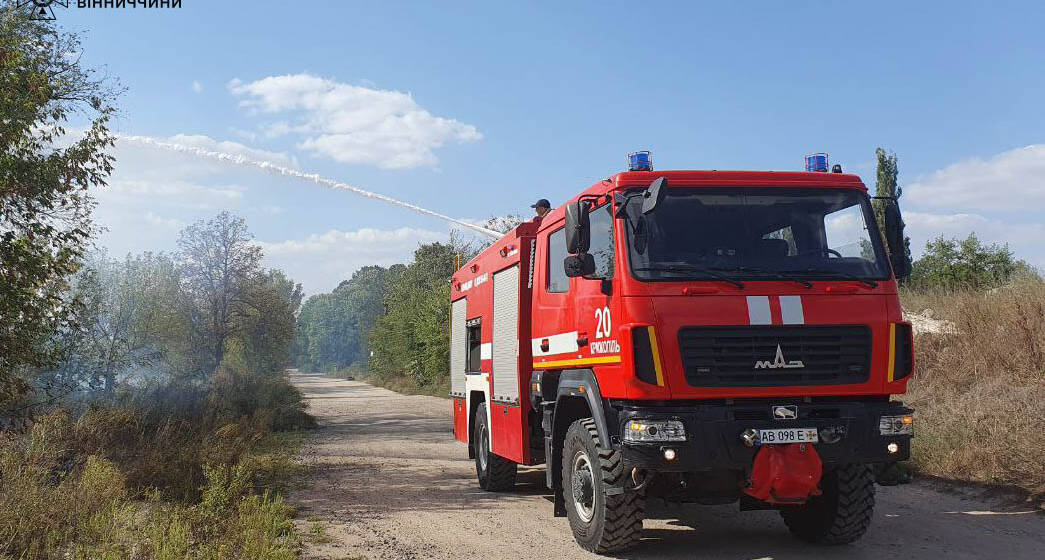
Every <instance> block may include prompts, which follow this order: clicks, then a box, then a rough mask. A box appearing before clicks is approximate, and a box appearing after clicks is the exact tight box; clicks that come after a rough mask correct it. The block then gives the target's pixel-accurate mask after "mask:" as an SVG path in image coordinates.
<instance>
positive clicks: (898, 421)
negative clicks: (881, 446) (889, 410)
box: [878, 414, 914, 436]
mask: <svg viewBox="0 0 1045 560" xmlns="http://www.w3.org/2000/svg"><path fill="white" fill-rule="evenodd" d="M878 433H879V434H881V435H883V436H909V435H911V434H912V433H914V416H911V415H910V414H906V415H904V416H882V417H881V418H880V419H879V420H878Z"/></svg>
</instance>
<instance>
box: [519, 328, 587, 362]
mask: <svg viewBox="0 0 1045 560" xmlns="http://www.w3.org/2000/svg"><path fill="white" fill-rule="evenodd" d="M544 340H547V341H548V350H547V351H544V350H541V342H542V341H544ZM578 350H580V346H578V345H577V331H573V332H568V333H562V334H553V335H550V336H541V337H537V338H534V339H531V340H530V351H531V352H532V353H533V355H534V357H537V356H550V355H553V354H566V353H568V352H569V353H574V352H577V351H578Z"/></svg>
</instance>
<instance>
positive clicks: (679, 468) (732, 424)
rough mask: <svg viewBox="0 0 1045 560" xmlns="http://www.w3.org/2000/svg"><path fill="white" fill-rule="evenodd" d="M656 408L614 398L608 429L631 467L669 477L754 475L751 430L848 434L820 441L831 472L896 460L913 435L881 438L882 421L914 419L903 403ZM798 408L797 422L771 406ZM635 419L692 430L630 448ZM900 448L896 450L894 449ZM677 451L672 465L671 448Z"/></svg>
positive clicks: (822, 401)
mask: <svg viewBox="0 0 1045 560" xmlns="http://www.w3.org/2000/svg"><path fill="white" fill-rule="evenodd" d="M668 404H669V405H668V406H652V405H650V404H648V403H643V402H641V401H610V403H609V406H608V407H607V410H606V412H607V418H606V420H607V427H608V428H609V430H610V431H611V432H612V433H611V435H610V441H611V443H612V445H613V447H614V448H615V449H617V450H619V451H621V452H622V453H623V456H624V461H625V462H626V463H627V464H628V466H630V467H637V468H640V469H649V470H655V471H667V472H693V471H702V470H722V469H727V470H747V469H750V468H751V464H752V462H753V460H754V456H755V453H756V452H757V450H758V447H757V446H755V447H748V446H747V445H745V444H744V443H743V441H742V439H741V434H743V433H744V432H745V431H746V430H748V429H756V430H757V429H768V428H816V429H818V430H824V429H825V428H826V429H830V430H834V431H835V432H836V433H842V435H841V437H840V439H839V440H838V441H836V442H834V443H828V442H826V441H824V440H823V438H822V439H821V442H820V443H817V444H815V445H816V450H817V452H818V453H819V454H820V457H821V459H822V460H823V463H824V465H825V466H826V467H830V466H831V465H836V464H844V463H892V462H896V461H902V460H906V459H908V458H909V457H910V450H911V437H912V436H910V435H904V436H895V435H894V436H883V435H880V434H879V426H878V419H879V417H881V416H893V415H901V414H910V413H911V412H912V410H911V409H910V408H907V407H905V406H903V403H899V402H889V401H884V400H881V401H861V400H826V399H817V400H815V401H813V402H803V401H802V400H789V399H765V400H745V401H743V402H741V401H739V400H738V401H737V402H734V403H732V404H726V403H722V402H721V401H719V402H716V403H701V402H694V403H692V404H690V403H686V404H676V403H668ZM776 405H794V406H795V407H797V409H798V417H797V418H795V419H789V420H774V419H773V418H772V416H771V411H772V407H773V406H776ZM632 419H653V420H655V419H676V420H680V421H681V422H682V423H683V425H684V426H685V428H686V441H680V442H670V443H626V442H623V441H622V440H621V433H622V432H621V431H622V429H623V428H622V427H623V426H624V424H625V422H628V421H630V420H632ZM891 443H895V444H896V448H897V450H896V451H895V452H890V451H889V449H888V447H889V444H891ZM667 449H672V450H674V452H675V453H674V456H675V458H674V459H673V460H667V459H666V458H665V453H664V451H665V450H667Z"/></svg>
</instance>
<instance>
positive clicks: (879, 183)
mask: <svg viewBox="0 0 1045 560" xmlns="http://www.w3.org/2000/svg"><path fill="white" fill-rule="evenodd" d="M874 155H875V158H877V160H878V169H877V173H876V176H875V196H878V197H883V198H895V199H897V200H899V199H900V196H902V195H903V189H902V188H900V187H899V186H898V185H897V178H898V177H899V175H900V168H899V165H898V164H897V160H896V154H894V153H892V152H886V151H885V150H883V149H882V148H876V149H875V151H874ZM885 204H886V203H885V201H883V200H875V201H874V204H873V206H874V216H875V219H876V220H877V221H878V229H879V230H880V231H883V232H884V231H885ZM900 229H901V235H902V234H903V224H901V226H900ZM903 240H904V252H905V253H906V254H907V258H908V262H910V258H911V238H910V237H907V236H906V235H904V236H903Z"/></svg>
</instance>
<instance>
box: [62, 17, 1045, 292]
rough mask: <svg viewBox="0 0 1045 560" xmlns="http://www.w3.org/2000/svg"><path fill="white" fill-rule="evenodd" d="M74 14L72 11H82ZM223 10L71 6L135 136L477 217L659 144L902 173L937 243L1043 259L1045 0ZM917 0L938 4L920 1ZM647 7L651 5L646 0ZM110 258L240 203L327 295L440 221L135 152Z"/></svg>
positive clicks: (765, 162)
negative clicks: (121, 89) (970, 242)
mask: <svg viewBox="0 0 1045 560" xmlns="http://www.w3.org/2000/svg"><path fill="white" fill-rule="evenodd" d="M73 4H75V2H73ZM865 4H866V5H860V6H855V5H850V4H849V3H841V2H830V3H829V2H803V3H793V2H792V3H781V2H747V3H742V4H740V3H726V2H721V3H716V4H703V3H689V2H686V3H681V2H680V3H656V4H648V3H646V4H640V3H610V2H599V3H595V2H576V3H573V2H558V3H551V2H548V3H522V2H516V3H506V2H476V3H446V2H444V3H420V2H417V3H397V2H379V3H357V2H321V1H313V2H293V3H291V2H285V1H283V2H276V1H260V0H259V1H251V2H245V1H244V2H238V1H231V0H230V1H226V2H220V3H218V2H202V1H200V0H183V1H182V7H181V8H180V9H167V10H163V9H153V10H149V9H131V8H125V9H122V10H120V9H91V10H85V9H76V8H74V7H72V6H70V7H69V8H65V9H61V8H56V12H57V14H58V19H59V23H60V24H62V25H63V26H64V27H66V28H68V29H71V30H78V31H83V32H84V33H85V40H84V50H85V53H84V61H85V62H86V63H87V64H88V65H94V66H100V65H104V66H105V70H106V71H107V72H108V73H109V74H111V75H113V76H117V77H119V78H120V80H121V81H122V83H123V84H124V85H125V86H127V87H128V88H129V89H128V92H127V93H126V94H125V95H124V96H123V97H122V98H121V99H120V101H119V105H120V108H121V116H120V118H119V119H118V120H117V122H116V128H118V129H119V130H120V131H121V132H124V133H127V134H139V135H149V136H154V137H159V138H171V137H177V139H178V140H179V141H182V142H183V143H189V144H192V145H196V146H200V147H207V148H223V149H225V150H227V151H233V152H236V153H244V154H249V155H252V156H254V157H258V158H261V159H269V160H273V161H278V162H281V163H284V164H286V165H293V166H296V167H298V168H300V169H304V170H309V171H314V172H318V173H321V174H323V175H327V176H330V177H332V178H335V179H338V180H343V181H346V182H349V183H352V184H355V185H359V186H361V187H364V188H368V189H371V190H375V191H378V192H381V193H384V194H387V195H390V196H395V197H400V198H403V199H407V200H410V201H412V202H414V203H417V204H419V205H422V206H426V207H430V208H432V209H433V210H437V211H441V212H444V213H447V214H451V215H454V216H459V217H463V218H469V219H483V218H487V217H490V216H494V215H504V214H509V213H523V214H528V213H529V211H530V210H529V208H528V206H529V204H531V203H532V202H533V200H534V199H536V198H538V197H545V198H549V199H551V200H552V203H553V204H557V203H559V202H560V201H562V200H563V199H564V198H567V197H568V196H571V195H572V194H574V193H576V192H577V191H578V190H580V189H581V188H583V187H585V186H587V185H588V184H590V183H591V182H593V181H595V180H598V179H601V178H603V177H605V176H607V175H609V174H611V173H613V172H615V171H618V170H620V169H621V168H622V167H623V165H624V163H625V155H626V154H627V152H629V151H632V150H635V149H650V150H652V151H653V153H654V163H655V166H656V167H658V168H662V169H666V168H697V169H704V168H718V169H730V168H734V169H737V168H738V169H798V168H800V167H801V165H802V156H803V155H804V154H805V153H808V152H812V151H826V152H829V153H830V154H831V159H832V162H840V163H842V164H843V166H844V167H845V168H846V170H848V171H852V172H856V173H858V174H860V175H861V176H862V177H863V178H864V180H865V182H867V183H868V184H869V185H873V182H874V176H873V173H874V166H873V159H874V149H875V147H877V146H883V147H886V148H888V149H891V150H894V151H895V152H896V153H897V154H898V156H899V158H900V170H901V183H902V184H903V185H905V186H906V188H907V196H906V197H905V198H906V201H905V205H904V209H905V212H906V215H907V221H908V223H909V225H910V230H911V235H912V237H913V240H914V244H915V247H916V249H920V248H921V247H922V246H923V245H924V242H925V240H926V239H929V238H931V237H934V236H935V235H937V234H944V235H947V236H957V235H962V236H964V235H965V234H967V233H968V232H969V231H972V230H975V231H976V232H977V233H978V234H979V235H980V236H981V238H983V239H985V240H987V241H998V242H1008V243H1010V245H1011V246H1012V248H1013V249H1014V250H1015V251H1016V252H1017V254H1018V255H1020V256H1022V257H1024V258H1026V259H1028V260H1030V261H1031V262H1033V263H1034V264H1036V265H1038V266H1043V265H1045V249H1043V248H1042V246H1041V243H1040V240H1041V239H1042V236H1043V235H1045V223H1043V222H1045V220H1043V218H1042V214H1043V212H1042V208H1043V207H1045V138H1043V136H1045V111H1043V110H1042V109H1043V107H1042V100H1043V99H1045V72H1043V71H1042V63H1041V59H1042V53H1043V52H1045V35H1043V34H1042V33H1041V23H1042V22H1043V21H1045V7H1043V6H1045V5H1043V4H1041V3H1039V2H1028V3H1025V4H1018V3H1011V4H1006V6H1005V7H1004V8H1000V7H993V6H991V5H988V4H985V3H962V2H946V3H928V2H926V3H899V2H897V3H889V2H876V3H873V4H871V3H865ZM913 4H917V5H913ZM642 6H645V7H642ZM117 156H118V158H119V161H118V168H117V173H116V175H115V176H114V178H113V184H112V187H111V188H110V189H108V190H107V191H103V192H101V193H100V194H99V207H98V211H97V212H98V217H99V220H100V221H101V222H102V223H103V224H104V225H106V226H107V227H108V228H109V231H108V232H107V233H106V234H105V235H104V236H103V237H102V240H101V243H102V245H104V246H106V247H107V248H108V249H109V251H110V252H111V253H114V254H122V253H125V252H128V251H141V250H146V249H151V250H169V249H171V248H173V246H174V239H175V238H176V234H177V231H178V229H179V228H180V227H182V226H183V225H184V224H186V223H189V222H191V221H193V220H195V219H198V218H200V217H205V216H209V215H213V214H214V213H215V212H217V211H218V210H219V209H223V208H227V209H229V210H232V211H234V212H236V213H238V214H241V215H243V216H245V217H246V218H247V220H248V224H249V226H250V227H251V229H252V231H253V232H254V233H255V235H256V237H257V238H258V240H259V241H260V242H262V244H263V246H264V247H265V249H266V252H267V254H268V255H269V257H268V258H269V264H270V265H271V266H279V267H282V268H285V269H286V270H287V271H288V272H289V273H290V274H291V275H292V276H293V277H295V278H297V279H299V280H300V281H302V282H303V283H304V285H305V288H306V290H307V291H309V292H313V293H314V292H316V291H324V290H329V289H330V288H332V287H333V286H334V285H336V284H337V282H339V281H340V280H342V279H344V278H346V277H347V276H348V275H350V274H351V272H352V271H353V270H354V269H355V268H358V266H361V265H363V264H367V263H370V262H376V263H379V264H391V263H392V262H397V261H403V260H405V259H408V258H409V255H410V253H411V252H412V250H413V249H414V248H415V247H416V245H417V244H418V243H419V242H424V241H431V240H435V239H439V238H442V237H444V236H445V235H446V232H447V226H446V224H444V223H441V222H439V221H438V220H435V219H432V218H428V217H424V216H419V215H415V214H412V213H409V212H407V211H404V210H401V209H397V208H394V207H391V206H386V205H383V204H382V203H380V202H374V201H370V200H366V199H362V198H359V197H355V196H353V195H350V194H347V193H338V192H327V191H323V190H322V189H320V188H318V187H316V186H314V185H309V184H303V183H297V182H293V181H287V180H283V179H277V178H274V177H271V176H267V175H264V174H260V173H258V172H256V171H249V170H240V169H228V168H225V167H222V166H220V165H217V164H212V163H201V162H198V161H195V160H193V159H191V158H189V157H187V156H180V155H171V154H164V153H159V152H155V151H154V150H149V149H145V148H140V147H133V146H126V145H124V146H120V147H119V149H118V151H117Z"/></svg>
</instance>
